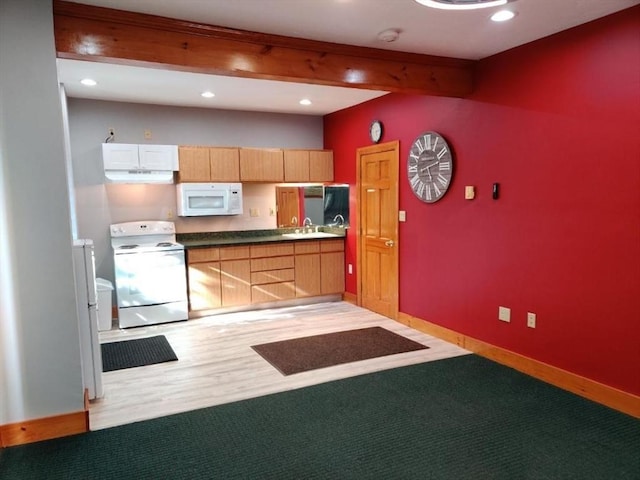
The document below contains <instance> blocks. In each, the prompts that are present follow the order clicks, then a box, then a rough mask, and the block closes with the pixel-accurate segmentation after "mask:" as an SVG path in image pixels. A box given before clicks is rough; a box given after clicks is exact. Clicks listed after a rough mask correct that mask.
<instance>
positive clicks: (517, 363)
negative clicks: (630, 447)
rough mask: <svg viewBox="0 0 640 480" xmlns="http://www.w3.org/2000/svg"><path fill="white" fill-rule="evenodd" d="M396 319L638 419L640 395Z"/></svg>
mask: <svg viewBox="0 0 640 480" xmlns="http://www.w3.org/2000/svg"><path fill="white" fill-rule="evenodd" d="M398 322H400V323H402V324H404V325H407V326H409V327H411V328H414V329H416V330H418V331H420V332H423V333H426V334H428V335H433V336H434V337H438V338H441V339H442V340H445V341H447V342H449V343H453V344H455V345H458V346H459V347H461V348H464V349H465V350H469V351H470V352H473V353H475V354H477V355H480V356H481V357H485V358H488V359H490V360H493V361H495V362H497V363H500V364H501V365H506V366H507V367H511V368H513V369H515V370H518V371H519V372H522V373H525V374H527V375H530V376H532V377H534V378H537V379H538V380H542V381H543V382H546V383H550V384H551V385H554V386H556V387H559V388H562V389H563V390H567V391H569V392H571V393H575V394H576V395H579V396H581V397H584V398H588V399H589V400H592V401H594V402H597V403H601V404H602V405H606V406H607V407H610V408H613V409H614V410H618V411H620V412H623V413H626V414H628V415H631V416H633V417H635V418H640V397H638V396H636V395H633V394H632V393H628V392H624V391H622V390H618V389H616V388H614V387H610V386H608V385H604V384H602V383H599V382H596V381H595V380H591V379H589V378H586V377H582V376H580V375H577V374H575V373H571V372H568V371H566V370H562V369H561V368H558V367H554V366H553V365H549V364H547V363H543V362H540V361H538V360H535V359H533V358H529V357H525V356H524V355H520V354H518V353H515V352H512V351H510V350H506V349H504V348H501V347H496V346H495V345H491V344H490V343H486V342H483V341H481V340H477V339H475V338H473V337H469V336H467V335H464V334H462V333H459V332H456V331H454V330H450V329H448V328H445V327H441V326H440V325H436V324H434V323H431V322H428V321H426V320H422V319H420V318H417V317H414V316H411V315H408V314H406V313H402V312H401V313H400V314H399V315H398Z"/></svg>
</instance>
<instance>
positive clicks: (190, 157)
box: [178, 146, 211, 182]
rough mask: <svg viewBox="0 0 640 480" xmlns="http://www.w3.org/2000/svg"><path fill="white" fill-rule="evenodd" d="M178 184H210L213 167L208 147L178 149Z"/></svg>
mask: <svg viewBox="0 0 640 480" xmlns="http://www.w3.org/2000/svg"><path fill="white" fill-rule="evenodd" d="M178 161H179V170H178V182H209V181H211V180H210V179H211V166H210V164H209V148H208V147H182V146H181V147H179V148H178Z"/></svg>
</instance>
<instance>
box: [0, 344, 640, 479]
mask: <svg viewBox="0 0 640 480" xmlns="http://www.w3.org/2000/svg"><path fill="white" fill-rule="evenodd" d="M202 394H203V395H206V394H207V392H205V391H203V392H202ZM639 452H640V421H638V420H636V419H633V418H632V417H629V416H626V415H624V414H621V413H617V412H615V411H613V410H610V409H608V408H606V407H602V406H600V405H598V404H595V403H592V402H589V401H588V400H584V399H582V398H580V397H577V396H574V395H572V394H569V393H566V392H564V391H562V390H559V389H557V388H554V387H551V386H549V385H546V384H544V383H542V382H539V381H537V380H534V379H532V378H530V377H527V376H525V375H521V374H520V373H518V372H515V371H514V370H511V369H508V368H505V367H502V366H500V365H497V364H495V363H492V362H490V361H488V360H485V359H483V358H480V357H477V356H474V355H466V356H463V357H458V358H452V359H448V360H440V361H437V362H430V363H423V364H420V365H414V366H409V367H403V368H398V369H394V370H388V371H385V372H379V373H373V374H369V375H363V376H359V377H355V378H351V379H346V380H340V381H335V382H331V383H326V384H322V385H317V386H313V387H308V388H303V389H300V390H295V391H291V392H285V393H280V394H276V395H270V396H267V397H262V398H257V399H252V400H246V401H242V402H237V403H232V404H227V405H222V406H218V407H213V408H207V409H202V410H198V411H194V412H188V413H183V414H178V415H173V416H170V417H165V418H161V419H157V420H150V421H146V422H140V423H136V424H131V425H125V426H122V427H117V428H111V429H107V430H102V431H97V432H91V433H88V434H84V435H78V436H75V437H67V438H63V439H58V440H51V441H46V442H40V443H37V444H32V445H24V446H20V447H13V448H9V449H4V450H0V478H2V479H3V480H14V479H21V480H23V479H48V480H53V479H96V480H97V479H113V480H115V479H118V480H122V479H319V478H321V479H385V480H387V479H490V480H495V479H508V480H513V479H554V480H556V479H580V480H587V479H598V480H609V479H612V480H613V479H615V480H620V479H635V480H637V479H638V478H640V455H638V454H639Z"/></svg>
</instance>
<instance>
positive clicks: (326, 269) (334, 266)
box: [320, 252, 344, 295]
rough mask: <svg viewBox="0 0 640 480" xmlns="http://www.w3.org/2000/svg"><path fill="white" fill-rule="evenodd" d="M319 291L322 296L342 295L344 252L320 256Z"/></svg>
mask: <svg viewBox="0 0 640 480" xmlns="http://www.w3.org/2000/svg"><path fill="white" fill-rule="evenodd" d="M320 291H321V293H322V295H329V294H332V293H344V252H330V253H323V254H321V255H320Z"/></svg>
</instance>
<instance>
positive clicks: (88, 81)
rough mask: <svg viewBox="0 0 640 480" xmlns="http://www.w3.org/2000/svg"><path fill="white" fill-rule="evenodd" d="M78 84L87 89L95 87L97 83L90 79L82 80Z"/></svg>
mask: <svg viewBox="0 0 640 480" xmlns="http://www.w3.org/2000/svg"><path fill="white" fill-rule="evenodd" d="M80 83H81V84H82V85H85V86H87V87H95V86H96V85H97V84H98V82H96V81H95V80H93V79H91V78H84V79H82V80H80Z"/></svg>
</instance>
